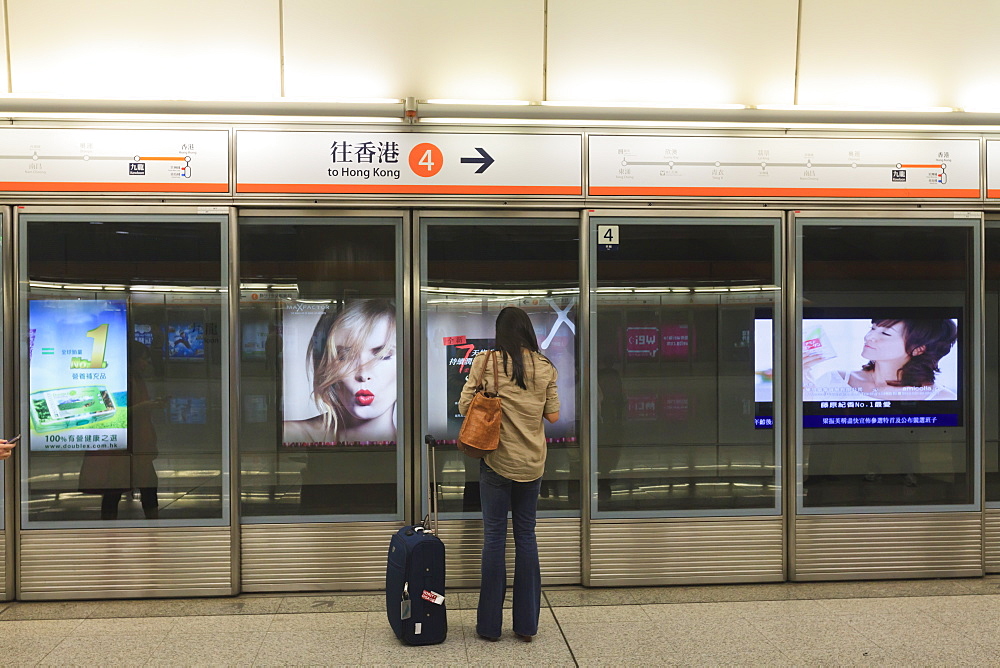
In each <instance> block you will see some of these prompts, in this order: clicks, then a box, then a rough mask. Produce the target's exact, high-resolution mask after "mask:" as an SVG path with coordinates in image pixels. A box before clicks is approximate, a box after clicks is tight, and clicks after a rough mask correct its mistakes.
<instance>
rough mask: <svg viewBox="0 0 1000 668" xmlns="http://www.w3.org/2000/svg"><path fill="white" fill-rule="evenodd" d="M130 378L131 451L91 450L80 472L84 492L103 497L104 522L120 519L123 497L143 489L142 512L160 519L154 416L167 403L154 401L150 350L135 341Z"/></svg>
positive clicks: (157, 399) (132, 350)
mask: <svg viewBox="0 0 1000 668" xmlns="http://www.w3.org/2000/svg"><path fill="white" fill-rule="evenodd" d="M129 352H130V358H131V359H130V360H129V375H128V383H129V389H128V421H129V430H128V436H129V438H128V442H129V449H128V451H127V452H121V451H116V450H97V451H88V452H86V453H84V456H83V466H82V467H81V469H80V491H81V492H84V493H86V494H100V495H101V519H102V520H115V519H118V503H119V502H120V501H121V498H122V495H123V494H125V493H126V492H131V491H132V490H134V489H138V490H139V497H140V499H141V502H142V513H143V515H144V516H145V518H146V519H148V520H155V519H158V518H159V516H160V510H159V500H158V498H157V489H158V487H159V478H158V477H157V474H156V468H155V467H154V466H153V460H154V459H156V457H157V455H158V454H159V450H158V449H157V442H156V428H155V427H154V426H153V413H154V411H157V410H163V407H164V406H165V405H166V400H165V399H162V398H156V399H152V398H150V396H149V388H148V387H147V386H146V379H145V376H146V375H147V374H148V373H149V372H150V370H151V369H152V363H153V360H152V355H151V354H150V351H149V348H147V347H146V346H144V345H143V344H141V343H139V342H138V341H132V342H131V343H130V347H129Z"/></svg>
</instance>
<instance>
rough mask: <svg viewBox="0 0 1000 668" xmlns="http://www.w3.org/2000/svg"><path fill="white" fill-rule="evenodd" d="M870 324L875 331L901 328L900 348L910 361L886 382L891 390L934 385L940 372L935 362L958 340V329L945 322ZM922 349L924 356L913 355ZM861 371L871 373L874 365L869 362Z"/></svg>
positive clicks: (938, 319)
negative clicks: (904, 350) (901, 341)
mask: <svg viewBox="0 0 1000 668" xmlns="http://www.w3.org/2000/svg"><path fill="white" fill-rule="evenodd" d="M872 324H873V325H875V326H876V327H892V326H893V325H897V324H901V325H903V345H904V347H905V349H906V354H907V355H909V356H910V359H909V360H907V362H906V364H904V365H903V367H902V368H901V369H900V370H899V378H898V379H897V380H890V381H888V384H889V385H892V386H894V387H928V386H930V385H933V384H934V375H935V374H937V373H939V372H940V371H941V369H939V368H938V361H939V360H940V359H941V358H942V357H944V356H945V355H947V354H948V353H949V352H951V347H952V346H953V345H955V341H956V340H957V339H958V327H957V326H956V325H955V323H954V322H952V321H951V320H948V319H947V318H927V319H921V320H917V319H909V320H904V319H883V320H872ZM921 346H923V348H924V350H923V352H922V353H920V354H917V355H914V354H913V351H914V350H916V349H917V348H920V347H921ZM861 368H862V369H864V370H865V371H873V370H874V369H875V362H868V364H865V365H864V366H863V367H861Z"/></svg>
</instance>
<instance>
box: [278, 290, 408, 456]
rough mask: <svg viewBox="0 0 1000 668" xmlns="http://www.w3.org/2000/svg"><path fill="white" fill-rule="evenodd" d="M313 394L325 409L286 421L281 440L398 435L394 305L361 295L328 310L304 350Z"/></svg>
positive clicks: (389, 437)
mask: <svg viewBox="0 0 1000 668" xmlns="http://www.w3.org/2000/svg"><path fill="white" fill-rule="evenodd" d="M307 355H308V359H307V362H310V363H311V365H312V370H313V389H312V396H313V398H314V399H315V401H316V403H317V404H318V405H319V406H320V407H321V408H322V410H323V412H322V413H320V414H319V415H316V416H314V417H311V418H308V419H305V420H286V421H285V422H284V439H283V440H284V442H285V443H317V444H330V445H332V444H337V443H370V442H372V441H387V442H388V441H395V439H396V410H395V409H396V307H395V304H393V302H392V301H390V300H387V299H365V300H358V301H355V302H353V303H352V304H350V305H349V306H348V307H347V308H345V309H344V310H343V311H342V312H340V313H329V312H328V313H326V314H324V315H323V317H321V318H320V319H319V322H318V323H317V324H316V327H315V329H314V330H313V335H312V339H311V342H310V346H309V352H308V353H307Z"/></svg>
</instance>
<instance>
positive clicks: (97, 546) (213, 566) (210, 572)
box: [18, 527, 233, 600]
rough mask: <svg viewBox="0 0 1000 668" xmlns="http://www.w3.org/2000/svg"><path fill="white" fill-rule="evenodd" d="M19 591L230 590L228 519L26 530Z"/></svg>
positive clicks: (45, 595)
mask: <svg viewBox="0 0 1000 668" xmlns="http://www.w3.org/2000/svg"><path fill="white" fill-rule="evenodd" d="M20 541H21V549H20V557H21V564H20V570H19V572H18V575H19V598H21V599H23V600H42V599H78V598H151V597H158V596H164V597H165V596H212V595H215V596H226V595H230V594H232V593H233V590H232V583H231V582H230V562H231V560H232V551H231V550H230V534H229V527H210V528H184V529H172V528H170V529H167V528H164V529H81V530H76V531H73V530H52V531H22V532H21V534H20Z"/></svg>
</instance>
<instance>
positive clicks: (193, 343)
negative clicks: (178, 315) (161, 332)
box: [167, 322, 205, 360]
mask: <svg viewBox="0 0 1000 668" xmlns="http://www.w3.org/2000/svg"><path fill="white" fill-rule="evenodd" d="M167 358H168V359H172V360H203V359H205V323H203V322H173V323H170V324H168V325H167Z"/></svg>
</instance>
